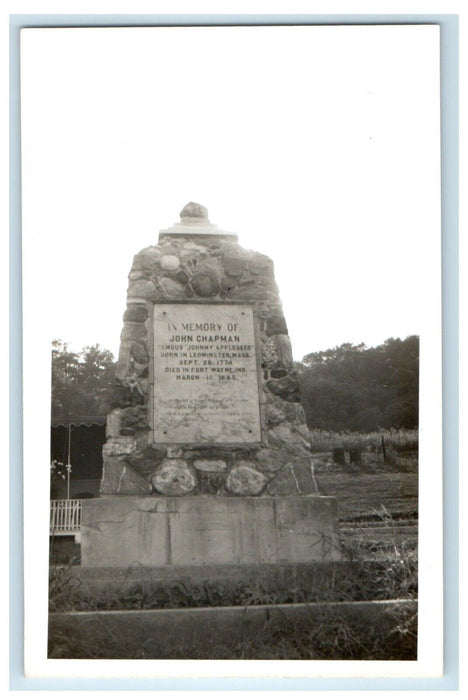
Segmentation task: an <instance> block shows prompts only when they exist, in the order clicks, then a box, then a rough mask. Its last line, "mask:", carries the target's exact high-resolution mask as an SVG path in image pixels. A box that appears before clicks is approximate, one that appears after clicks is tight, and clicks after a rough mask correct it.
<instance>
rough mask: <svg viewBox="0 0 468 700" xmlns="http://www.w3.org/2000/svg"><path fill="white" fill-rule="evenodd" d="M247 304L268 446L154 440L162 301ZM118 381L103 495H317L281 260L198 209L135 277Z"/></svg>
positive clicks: (164, 235)
mask: <svg viewBox="0 0 468 700" xmlns="http://www.w3.org/2000/svg"><path fill="white" fill-rule="evenodd" d="M197 300H200V301H205V302H210V303H223V302H236V301H237V302H239V303H242V304H249V305H252V307H253V314H254V318H255V319H256V321H255V322H256V324H257V345H258V347H257V354H258V356H259V366H260V373H261V381H260V382H259V384H260V416H261V427H262V440H261V442H260V443H258V444H257V443H256V444H245V445H244V444H237V445H234V446H233V445H232V444H229V445H228V444H226V445H224V444H222V443H216V444H206V445H190V444H184V445H172V446H171V445H166V446H162V445H160V444H151V441H150V434H151V430H150V425H149V422H150V401H151V396H150V392H151V387H150V380H149V377H150V363H151V357H150V352H151V350H150V348H151V342H150V338H149V334H150V332H151V330H150V323H149V319H150V318H151V315H152V311H153V305H154V304H157V303H170V302H185V303H188V304H189V303H193V302H194V301H197ZM123 321H124V325H123V330H122V334H121V343H120V353H119V358H118V363H117V371H116V378H117V383H118V386H119V388H118V391H117V393H116V401H115V407H114V408H113V410H112V411H111V413H110V414H109V416H108V420H107V441H106V443H105V445H104V448H103V457H104V468H103V476H102V481H101V486H100V494H101V496H103V497H105V496H116V495H122V496H124V495H139V496H141V495H148V496H150V495H151V494H152V495H154V496H156V495H158V496H168V497H173V496H189V495H190V496H195V495H204V494H207V495H222V496H232V497H239V496H258V497H262V496H288V495H298V494H299V495H301V494H304V495H305V494H315V493H316V489H315V484H314V479H313V474H312V471H311V457H310V446H309V437H308V429H307V426H306V420H305V414H304V410H303V408H302V406H301V404H300V397H299V386H298V380H297V373H296V370H295V369H294V364H293V358H292V352H291V343H290V339H289V335H288V330H287V326H286V322H285V319H284V316H283V311H282V307H281V302H280V298H279V294H278V289H277V286H276V283H275V278H274V272H273V263H272V261H271V259H270V258H268V257H267V256H265V255H262V254H259V253H256V252H253V251H251V250H245V249H244V248H242V247H241V246H239V244H238V242H237V236H236V235H234V234H229V233H225V232H222V231H220V230H219V229H218V228H217V227H216V226H214V225H213V224H210V222H209V220H208V215H207V211H206V209H205V208H204V207H202V206H201V205H199V204H195V203H193V202H190V203H189V204H188V205H186V207H184V209H183V210H182V212H181V222H180V224H176V225H174V227H172V228H169V229H166V230H165V231H161V233H160V236H159V242H158V244H157V245H152V246H149V247H147V248H144V249H143V250H141V251H140V252H139V253H138V254H137V255H136V256H135V258H134V260H133V265H132V269H131V271H130V274H129V285H128V292H127V308H126V311H125V313H124V317H123Z"/></svg>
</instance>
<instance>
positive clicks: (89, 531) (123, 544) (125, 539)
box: [81, 496, 340, 567]
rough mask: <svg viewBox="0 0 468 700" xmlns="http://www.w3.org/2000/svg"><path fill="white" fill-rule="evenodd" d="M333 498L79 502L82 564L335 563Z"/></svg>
mask: <svg viewBox="0 0 468 700" xmlns="http://www.w3.org/2000/svg"><path fill="white" fill-rule="evenodd" d="M339 559H340V551H339V546H338V516H337V505H336V500H335V499H334V498H329V497H322V496H291V497H276V498H265V497H262V498H246V497H243V498H227V497H220V496H195V497H190V496H189V497H184V498H159V497H152V496H147V497H134V496H120V497H116V498H101V499H96V500H91V499H90V500H84V501H83V503H82V520H81V564H82V566H85V567H122V566H129V565H131V564H133V563H139V564H141V565H143V566H153V567H157V566H206V565H211V564H260V563H265V564H282V563H300V562H314V561H337V560H339Z"/></svg>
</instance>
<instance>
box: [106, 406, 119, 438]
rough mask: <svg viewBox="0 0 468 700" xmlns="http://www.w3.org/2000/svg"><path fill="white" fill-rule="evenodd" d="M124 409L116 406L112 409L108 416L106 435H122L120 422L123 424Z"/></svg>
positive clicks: (113, 436)
mask: <svg viewBox="0 0 468 700" xmlns="http://www.w3.org/2000/svg"><path fill="white" fill-rule="evenodd" d="M121 416H122V411H121V409H120V408H116V409H115V410H114V411H111V412H110V413H109V415H108V416H107V422H106V437H107V438H116V437H119V435H120V424H121Z"/></svg>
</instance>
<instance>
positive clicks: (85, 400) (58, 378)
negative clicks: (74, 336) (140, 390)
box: [52, 340, 115, 418]
mask: <svg viewBox="0 0 468 700" xmlns="http://www.w3.org/2000/svg"><path fill="white" fill-rule="evenodd" d="M114 391H115V363H114V357H113V355H112V353H111V352H110V351H109V350H104V349H103V348H101V347H100V346H99V345H91V346H88V347H85V348H83V350H81V352H79V353H75V352H71V351H70V350H69V349H68V345H67V343H64V342H62V341H61V340H54V341H53V343H52V415H54V416H59V417H61V418H62V417H63V418H66V417H67V416H68V415H69V414H72V415H80V416H86V415H105V414H106V413H108V411H109V409H110V407H111V403H112V399H113V395H114Z"/></svg>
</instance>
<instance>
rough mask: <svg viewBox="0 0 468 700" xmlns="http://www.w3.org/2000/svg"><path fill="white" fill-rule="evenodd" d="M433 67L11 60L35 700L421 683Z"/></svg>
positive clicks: (310, 31) (410, 59)
mask: <svg viewBox="0 0 468 700" xmlns="http://www.w3.org/2000/svg"><path fill="white" fill-rule="evenodd" d="M439 41H440V36H439V27H438V26H436V25H429V24H427V25H424V24H421V25H416V24H413V25H409V24H408V25H403V24H402V25H397V24H395V25H384V24H382V25H379V24H374V25H366V26H360V25H355V26H345V25H341V26H339V25H335V26H331V25H330V26H280V25H279V26H171V27H169V26H166V27H163V26H154V27H135V26H133V27H132V26H128V27H101V28H98V27H75V28H73V27H50V28H28V29H23V30H22V32H21V148H22V153H21V158H22V230H23V297H24V321H23V333H24V346H25V359H24V381H25V394H24V410H25V428H24V430H25V443H24V484H25V487H24V488H25V491H24V502H25V563H24V566H25V581H26V583H25V586H26V589H25V596H26V597H25V617H26V629H27V631H28V632H27V636H26V640H27V647H26V670H27V672H29V673H30V674H31V675H34V674H39V675H44V674H49V675H51V676H56V677H69V678H80V677H88V676H90V675H91V676H93V675H94V674H96V676H97V677H105V676H111V675H116V676H117V677H120V676H121V675H122V677H141V678H144V677H154V676H158V675H159V676H163V675H164V674H165V673H169V674H170V675H176V674H177V673H182V672H183V673H185V674H186V675H190V669H196V671H195V673H201V674H202V675H206V676H209V675H210V674H212V673H213V671H212V670H211V669H212V666H211V665H210V664H211V663H212V662H216V663H218V662H219V663H220V664H221V662H223V665H222V666H217V667H216V668H220V669H232V673H233V674H234V675H235V674H241V675H242V674H244V675H249V674H250V672H251V671H252V673H254V674H257V675H258V674H263V673H265V672H267V673H269V674H272V675H273V676H274V675H275V674H277V675H282V674H284V673H285V669H286V668H287V669H290V671H288V672H290V673H291V674H292V675H293V676H294V675H297V676H301V675H305V676H308V677H314V676H320V675H321V676H324V675H327V674H329V675H330V676H334V677H339V676H344V675H347V674H348V673H350V670H349V669H350V668H351V667H350V666H349V663H350V662H353V663H354V664H355V665H353V667H352V668H353V669H354V670H353V672H354V673H355V675H359V674H361V673H362V674H363V675H364V676H367V675H370V676H374V677H386V676H392V675H393V676H396V675H398V676H411V675H416V676H418V675H420V676H424V675H429V674H431V673H432V674H434V673H435V674H436V675H437V674H440V673H442V567H441V561H442V519H441V518H442V515H441V484H442V462H441V454H442V452H441V444H442V443H441V440H442V437H441V400H442V399H441V365H440V363H441V356H440V352H441V351H440V333H441V331H440V323H441V273H440V265H441V258H440V255H441V253H440V240H441V224H440V217H441V195H440V187H441V181H440V136H439V132H440V86H439V73H440V56H439ZM32 514H34V516H33V515H32ZM37 571H41V572H44V573H43V574H41V575H40V576H37V578H36V572H37ZM33 581H35V583H34V585H33ZM90 660H93V664H94V665H93V666H92V669H93V670H92V671H90V668H91V667H90V665H89V663H90ZM122 660H125V662H126V664H125V665H123V664H121V662H122ZM254 661H255V662H262V664H258V666H253V665H249V666H248V668H249V670H248V671H247V670H245V669H246V667H245V664H246V662H254ZM98 662H99V664H98ZM224 662H225V663H224ZM231 662H232V664H233V665H229V664H231ZM234 662H235V663H234ZM279 662H281V663H279ZM290 662H294V663H290ZM341 662H347V663H348V666H347V667H346V669H345V667H344V665H343V664H342V663H341ZM363 662H373V664H371V665H369V664H367V665H366V664H365V663H363ZM401 662H404V663H401ZM96 664H98V665H96ZM119 664H120V665H119ZM226 664H227V665H226ZM287 664H288V665H287ZM254 668H258V669H259V670H257V671H255V670H252V669H254ZM181 669H182V670H181ZM265 669H266V671H265ZM223 673H226V674H227V673H231V671H224V670H223Z"/></svg>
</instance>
